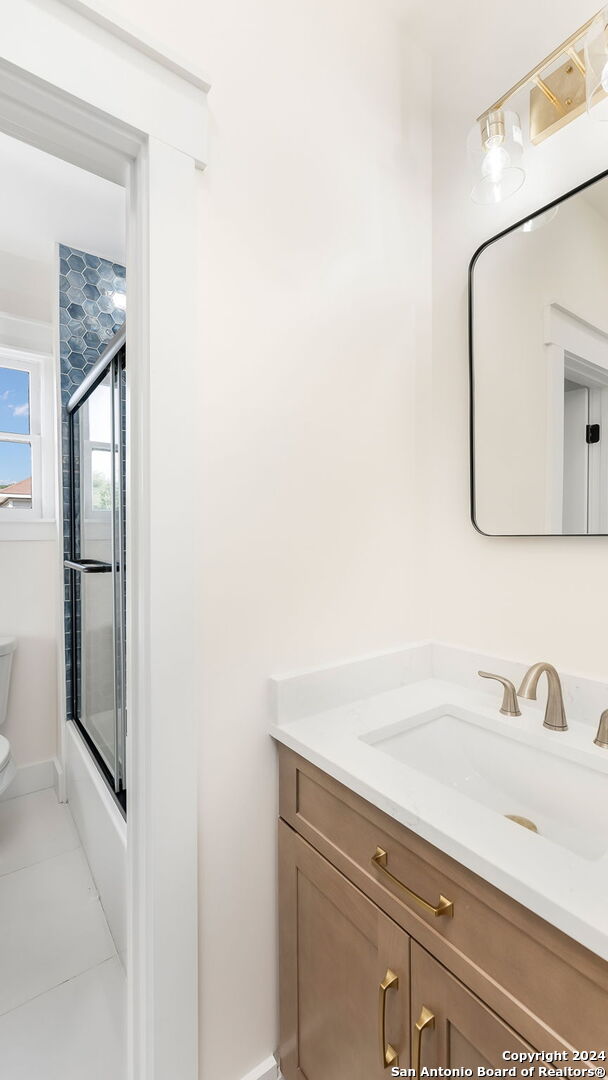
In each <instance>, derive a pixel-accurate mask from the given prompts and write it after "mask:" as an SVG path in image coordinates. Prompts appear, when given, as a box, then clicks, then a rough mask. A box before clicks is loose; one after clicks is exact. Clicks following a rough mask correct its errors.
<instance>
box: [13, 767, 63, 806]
mask: <svg viewBox="0 0 608 1080" xmlns="http://www.w3.org/2000/svg"><path fill="white" fill-rule="evenodd" d="M61 772H62V770H61V766H60V765H59V762H58V761H57V759H56V758H50V759H49V760H48V761H34V762H32V764H31V765H20V766H19V767H18V769H17V775H16V777H15V779H14V780H13V782H12V784H10V786H9V787H7V789H6V791H4V792H3V793H2V795H0V800H1V801H2V802H4V801H5V800H6V799H17V798H18V797H19V796H20V795H31V794H32V792H33V791H43V790H44V788H50V787H54V788H55V790H57V791H58V790H59V774H60V773H61Z"/></svg>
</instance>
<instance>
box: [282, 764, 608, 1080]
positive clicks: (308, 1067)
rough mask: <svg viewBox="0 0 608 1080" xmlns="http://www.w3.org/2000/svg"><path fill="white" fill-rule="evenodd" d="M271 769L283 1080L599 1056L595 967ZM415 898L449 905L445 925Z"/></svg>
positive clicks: (296, 771) (318, 782)
mask: <svg viewBox="0 0 608 1080" xmlns="http://www.w3.org/2000/svg"><path fill="white" fill-rule="evenodd" d="M279 756H280V814H281V820H280V822H279V923H280V944H279V948H280V1014H281V1018H280V1029H281V1030H280V1057H281V1067H282V1071H283V1074H284V1077H285V1080H297V1078H299V1080H377V1078H379V1077H382V1076H384V1077H387V1076H390V1075H391V1070H390V1064H392V1063H393V1060H392V1055H393V1052H395V1054H397V1055H398V1057H399V1065H400V1067H403V1068H411V1067H413V1068H415V1067H416V1064H417V1060H418V1052H420V1055H421V1058H420V1060H421V1063H422V1064H423V1065H428V1066H431V1065H432V1066H442V1067H446V1068H448V1067H449V1068H455V1067H457V1066H464V1067H468V1068H473V1069H475V1068H476V1066H478V1065H485V1066H490V1067H494V1068H496V1067H498V1068H505V1067H508V1065H509V1062H506V1061H505V1060H503V1057H502V1055H503V1053H504V1051H506V1050H512V1051H520V1052H524V1051H528V1052H529V1051H542V1050H545V1051H546V1050H550V1051H555V1050H559V1051H567V1052H570V1053H571V1052H572V1051H573V1050H574V1049H578V1050H604V1051H608V964H607V963H606V962H605V961H603V960H601V959H600V958H599V957H597V956H595V955H594V954H592V953H590V952H588V950H586V949H584V948H583V947H582V946H580V945H578V943H576V942H574V941H573V940H572V939H571V938H568V937H566V935H564V934H562V933H561V932H560V931H558V930H556V929H555V928H554V927H551V926H550V925H549V924H547V923H546V922H544V920H542V919H539V918H538V916H536V915H534V914H533V913H532V912H530V911H528V910H527V909H525V908H523V907H522V906H521V905H519V904H517V903H516V902H515V901H513V900H511V899H510V898H509V897H507V896H505V894H504V893H501V892H499V891H498V890H497V889H495V888H494V887H493V886H491V885H489V884H488V883H487V882H485V881H483V880H482V879H480V878H478V877H476V875H474V874H472V873H471V872H470V871H468V870H466V868H465V867H462V866H461V865H460V864H458V863H456V862H455V861H454V860H452V859H450V858H448V857H447V856H445V855H444V854H443V853H442V852H440V851H438V850H437V849H436V848H433V847H432V846H431V845H430V844H428V843H427V842H426V841H423V840H421V839H420V837H418V836H416V835H415V834H413V833H411V832H410V831H409V830H408V829H406V828H404V827H403V826H401V825H400V824H399V823H397V822H395V821H394V820H393V819H391V818H389V817H388V816H387V815H385V814H383V813H382V812H381V811H379V810H377V809H376V808H375V807H373V806H372V805H371V804H369V803H367V802H366V801H365V800H363V799H361V798H360V797H359V796H357V795H355V794H354V793H353V792H352V791H350V790H349V789H347V788H344V787H343V786H342V785H340V784H339V783H337V782H336V781H335V780H333V779H332V778H330V777H329V776H327V775H326V774H325V773H323V772H322V771H321V770H319V769H317V768H316V767H315V766H313V765H311V764H310V763H309V762H307V761H305V760H304V759H302V758H300V757H299V756H298V755H296V754H294V753H293V752H292V751H290V750H288V749H286V748H285V747H280V755H279ZM378 849H380V850H381V851H384V852H385V853H387V858H386V859H382V860H381V863H383V865H378V863H377V862H375V861H374V859H373V856H374V854H376V853H377V851H378ZM387 869H388V870H389V871H391V873H389V874H387V873H386V871H387ZM391 875H392V876H391ZM400 883H402V884H400ZM404 884H406V885H407V888H405V889H404V888H403V885H404ZM410 890H413V892H410ZM415 894H417V895H418V897H419V899H420V898H426V901H427V902H430V903H431V904H435V905H439V903H440V900H439V898H440V897H441V896H443V897H446V898H449V900H450V901H452V902H453V905H454V907H453V917H450V916H447V915H443V916H434V915H433V914H432V912H429V910H427V908H428V903H427V908H425V907H424V906H422V905H421V904H420V903H419V900H417V899H416V898H415ZM383 1017H384V1020H383ZM425 1021H426V1022H425ZM417 1024H419V1026H420V1027H421V1028H422V1030H421V1031H420V1033H418V1031H417ZM386 1062H388V1063H389V1064H388V1065H387V1064H386ZM567 1063H568V1064H573V1065H576V1064H577V1063H576V1062H573V1061H569V1062H567ZM395 1064H396V1062H395ZM579 1064H580V1063H579Z"/></svg>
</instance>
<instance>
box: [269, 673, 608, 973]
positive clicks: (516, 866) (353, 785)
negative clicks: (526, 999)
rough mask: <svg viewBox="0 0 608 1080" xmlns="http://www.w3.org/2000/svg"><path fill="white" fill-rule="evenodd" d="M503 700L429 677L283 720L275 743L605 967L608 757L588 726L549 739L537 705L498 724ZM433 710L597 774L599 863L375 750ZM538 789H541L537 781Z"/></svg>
mask: <svg viewBox="0 0 608 1080" xmlns="http://www.w3.org/2000/svg"><path fill="white" fill-rule="evenodd" d="M499 703H500V694H499V692H498V689H497V688H496V687H492V692H490V693H488V692H486V687H485V685H484V686H483V687H482V688H481V689H480V690H479V691H474V690H471V689H470V688H466V687H464V686H461V685H457V684H455V683H450V682H446V681H442V680H440V679H437V678H428V679H422V680H420V681H418V682H413V683H410V685H407V686H401V687H399V688H398V689H393V690H388V691H386V692H384V693H378V694H374V695H372V696H370V697H367V698H364V699H361V700H358V701H354V702H350V703H349V704H346V705H341V706H339V707H336V708H331V709H327V710H325V711H320V712H317V713H314V714H312V715H309V716H304V717H301V718H298V719H292V720H289V721H288V722H284V723H280V722H279V723H277V724H275V725H274V726H273V727H272V729H271V734H272V737H273V738H274V739H276V740H277V742H280V743H282V744H283V745H285V746H288V747H289V748H290V749H291V750H293V751H295V752H296V753H297V754H300V755H301V756H302V757H303V758H305V759H306V760H307V761H310V762H312V763H313V764H314V765H317V766H318V767H319V768H320V769H323V770H324V771H325V772H327V773H329V775H330V776H332V777H334V779H335V780H338V781H339V782H340V783H341V784H344V785H345V786H346V787H348V788H350V789H351V790H352V791H354V792H356V793H357V794H358V795H360V796H362V797H363V798H364V799H367V801H368V802H370V803H372V804H373V805H374V806H376V807H378V809H379V810H383V811H384V812H385V813H386V814H389V815H390V816H391V817H392V818H394V819H395V820H396V821H399V822H401V824H402V825H405V826H406V827H407V828H408V829H411V830H412V832H415V833H417V834H418V835H419V836H421V837H423V838H424V839H425V840H428V841H429V843H431V844H433V845H434V846H435V847H437V848H439V849H440V850H441V851H443V852H445V853H446V854H447V855H450V856H452V857H453V858H454V859H457V860H458V862H460V863H462V864H463V865H464V866H466V867H468V869H469V870H472V871H473V872H474V873H475V874H478V875H479V876H480V877H481V878H484V879H485V880H486V881H489V882H491V884H492V885H494V886H496V887H497V888H498V889H501V890H502V891H503V892H504V893H506V894H507V895H508V896H511V897H512V898H513V899H514V900H517V901H518V902H519V903H521V904H523V905H525V907H527V908H529V909H530V910H531V911H533V912H535V913H536V914H537V915H539V916H541V918H543V919H546V920H547V922H549V923H551V924H552V925H553V926H556V927H558V928H559V929H560V930H562V931H563V932H564V933H566V934H568V935H569V936H570V937H572V938H574V939H575V940H576V941H578V942H580V943H581V944H582V945H584V946H586V947H587V948H589V949H590V950H591V951H592V952H594V953H597V954H598V955H599V956H601V957H603V958H604V959H606V960H608V904H607V902H606V897H607V895H608V888H607V886H608V752H606V751H601V750H598V748H596V747H594V746H593V741H592V740H593V732H592V731H590V728H589V725H588V724H583V723H573V722H571V721H569V724H570V726H569V730H568V731H567V732H551V731H548V730H547V729H546V728H544V727H543V725H542V719H543V712H542V710H541V709H539V707H538V705H536V704H529V703H527V702H521V701H520V707H521V709H522V713H523V715H522V716H521V717H503V716H502V715H501V714H500V712H499V709H498V706H499ZM435 708H438V709H442V708H445V709H446V710H447V711H449V709H450V708H453V709H458V708H461V709H463V710H470V711H472V712H474V713H475V714H476V717H477V718H478V720H479V722H480V723H481V725H482V726H483V727H484V728H486V729H487V730H490V731H492V732H499V733H503V734H507V735H508V736H509V737H510V738H511V739H513V740H515V742H520V743H522V742H525V744H526V746H528V747H530V746H532V747H533V748H534V749H535V750H538V751H540V752H541V753H542V752H544V751H546V752H547V753H549V754H551V755H554V756H557V757H558V758H561V759H562V760H564V761H568V762H571V763H576V764H579V765H583V766H586V767H589V768H591V769H593V770H594V774H595V776H594V784H595V788H596V790H598V785H599V791H600V800H603V799H604V795H603V789H602V780H605V783H606V788H605V802H604V814H603V816H602V817H601V820H600V821H597V822H595V825H594V829H596V830H597V840H596V851H597V850H599V851H600V855H599V857H591V858H590V857H587V856H583V855H581V854H579V853H577V852H575V851H573V850H569V849H568V848H567V847H563V846H561V845H560V844H558V843H557V842H554V841H553V840H550V839H548V838H547V837H545V836H542V835H537V834H535V833H532V832H529V831H528V830H527V829H524V828H521V827H520V826H517V825H514V824H513V823H512V822H510V821H508V820H506V819H505V817H504V816H502V815H501V814H500V813H498V812H497V811H496V810H492V809H489V808H488V807H486V806H483V805H481V804H480V803H479V802H478V801H477V800H475V799H473V798H470V797H469V796H468V795H465V794H463V793H462V792H461V791H457V790H453V789H452V788H451V787H450V786H449V785H448V784H446V783H445V782H441V781H439V780H437V779H434V778H432V777H431V776H429V775H428V773H425V772H422V771H420V770H419V769H418V768H413V767H410V765H408V764H407V762H406V761H404V760H397V759H396V758H394V757H391V756H389V755H388V754H387V753H384V752H381V751H380V750H379V749H378V748H377V747H376V746H374V745H373V741H374V735H378V734H379V733H380V732H381V731H382V729H384V728H386V727H390V725H396V726H397V728H399V725H402V724H403V723H404V722H405V723H406V724H407V721H408V718H409V719H412V718H415V717H416V716H418V715H420V714H422V713H426V712H428V711H429V710H432V709H435ZM541 760H542V759H541ZM581 775H582V774H581ZM598 777H599V779H598ZM538 783H539V784H542V783H543V776H542V775H540V776H539V777H538ZM583 797H584V796H583ZM561 798H562V799H563V800H564V803H565V804H566V806H567V803H568V799H569V798H572V799H577V798H578V799H579V801H580V798H581V794H580V785H579V790H578V791H576V792H575V791H572V792H569V790H567V789H565V790H563V791H562V792H561ZM516 809H517V808H516V807H514V810H516ZM604 835H605V836H606V843H605V844H604V843H603V836H604Z"/></svg>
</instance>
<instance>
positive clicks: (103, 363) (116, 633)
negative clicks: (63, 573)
mask: <svg viewBox="0 0 608 1080" xmlns="http://www.w3.org/2000/svg"><path fill="white" fill-rule="evenodd" d="M125 340H126V331H125V329H124V328H123V329H122V330H121V331H119V333H118V334H117V335H115V337H114V338H113V339H112V341H110V342H109V344H108V346H107V347H106V349H105V351H104V352H103V353H102V355H101V357H100V359H99V361H98V362H97V364H96V365H95V367H94V368H93V369H92V370H91V372H90V373H89V374H88V375H87V377H86V378H85V379H84V380H83V382H82V384H81V386H80V387H79V388H78V390H77V391H76V392H75V393H74V394H73V395H72V397H71V398H70V401H69V403H68V406H67V411H68V438H69V455H70V461H69V467H70V530H69V531H70V558H69V559H66V560H65V566H66V569H68V570H69V571H70V575H71V605H72V716H73V718H74V721H75V723H76V724H77V726H78V728H79V730H80V732H81V733H82V735H83V737H84V739H85V741H86V743H87V745H88V747H89V749H90V750H91V753H92V755H93V757H94V759H95V761H96V763H97V765H98V766H99V769H100V771H101V772H102V775H103V776H104V779H105V780H106V782H107V784H108V786H109V787H110V788H111V789H112V790H113V792H114V794H115V796H116V798H117V799H118V801H119V803H120V805H121V807H122V809H123V811H125V810H126V736H127V724H126V704H125V703H126V643H125V636H126V629H125V628H126V602H125V601H126V597H125V561H126V559H125V556H126V550H125V527H124V526H125V475H126V473H125V415H126V405H125V361H126V346H125ZM108 374H109V375H110V378H111V394H110V400H111V444H110V452H111V473H110V486H111V507H110V513H111V523H110V525H111V528H110V540H111V548H110V550H111V555H110V560H111V561H110V562H104V561H102V560H98V559H88V558H86V557H82V530H83V527H84V523H85V507H84V506H83V499H82V491H83V483H82V471H83V467H84V466H85V461H84V460H83V454H82V447H81V445H80V438H81V434H80V424H77V423H76V418H77V414H78V410H79V409H80V408H81V407H82V406H83V405H85V403H86V402H87V401H88V400H89V398H90V397H91V395H92V394H93V393H94V392H95V390H96V389H97V388H98V387H99V386H100V384H101V383H102V382H103V381H104V380H105V379H106V378H107V376H108ZM87 422H88V420H87ZM76 440H78V442H79V447H78V454H77V452H76ZM77 479H78V481H79V482H78V485H77ZM77 486H78V490H77ZM106 573H109V574H111V575H112V669H113V679H114V694H113V712H114V717H113V720H114V749H115V752H114V766H115V767H114V770H112V768H111V767H110V765H109V763H108V761H107V760H106V759H105V758H104V755H103V754H102V752H101V750H100V748H99V747H98V746H97V745H96V744H95V740H94V738H93V736H92V734H91V733H90V731H89V730H88V729H87V727H86V725H85V723H84V722H83V718H82V708H81V703H82V701H83V700H85V699H84V696H83V695H84V688H85V681H86V664H85V662H84V657H85V650H84V644H83V641H82V640H81V641H80V642H79V635H80V637H81V639H82V636H83V629H84V620H83V618H82V596H83V593H84V588H83V584H84V580H86V579H85V578H83V577H82V575H88V574H106ZM79 580H80V582H81V583H82V584H80V585H79V584H78V582H79ZM79 644H80V648H79Z"/></svg>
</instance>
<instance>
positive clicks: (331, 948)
mask: <svg viewBox="0 0 608 1080" xmlns="http://www.w3.org/2000/svg"><path fill="white" fill-rule="evenodd" d="M279 867H280V897H281V909H282V915H281V924H280V932H281V936H280V981H281V1028H282V1038H281V1068H282V1071H283V1075H284V1076H285V1080H295V1078H296V1077H298V1078H300V1080H304V1078H305V1080H355V1078H357V1077H361V1078H362V1080H363V1078H365V1080H379V1078H380V1077H382V1076H385V1075H386V1073H385V1067H384V1060H385V1059H384V1052H385V1049H386V1048H388V1047H389V1046H392V1047H394V1048H395V1049H397V1048H398V1051H399V1057H398V1059H397V1058H396V1059H395V1063H397V1061H400V1062H401V1063H403V1064H405V1063H406V1061H407V1060H408V1058H409V1048H408V1038H409V1012H410V1009H409V989H410V939H409V935H408V934H406V933H405V932H404V931H403V930H401V929H400V927H398V926H397V925H396V924H395V923H394V922H393V921H392V919H389V918H388V916H387V915H384V914H383V913H382V912H381V911H380V910H379V909H378V908H377V907H376V905H375V904H373V903H372V902H371V901H370V900H368V899H367V897H365V896H364V895H363V893H362V892H360V891H359V889H357V888H355V886H354V885H351V884H350V882H349V881H347V879H346V878H345V877H343V876H342V874H340V873H339V872H338V871H337V870H335V869H334V868H333V867H332V866H331V865H330V863H328V862H327V860H326V859H324V858H323V857H322V856H321V855H319V854H318V853H317V852H316V851H315V850H314V849H313V848H311V847H310V845H309V844H307V843H306V841H305V840H302V839H301V837H299V836H298V835H297V834H296V833H294V832H292V830H291V829H289V828H288V826H286V825H285V824H283V823H280V826H279ZM387 975H388V979H387ZM385 981H386V983H387V985H386V987H385V989H384V990H383V991H381V989H380V986H381V983H384V982H385ZM388 984H390V985H388ZM382 998H384V1003H385V1011H384V1019H385V1025H384V1027H385V1034H386V1043H384V1044H383V1047H382V1054H381V1046H380V1034H381V1029H382V1019H381V1017H380V1016H379V1009H380V1007H381V999H382ZM389 1058H391V1060H392V1056H391V1054H390V1050H389Z"/></svg>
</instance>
